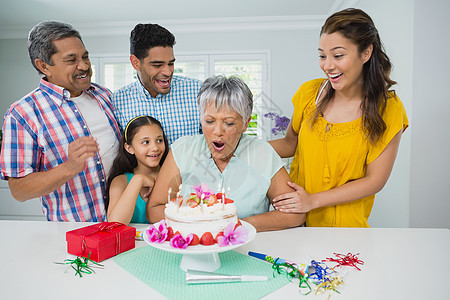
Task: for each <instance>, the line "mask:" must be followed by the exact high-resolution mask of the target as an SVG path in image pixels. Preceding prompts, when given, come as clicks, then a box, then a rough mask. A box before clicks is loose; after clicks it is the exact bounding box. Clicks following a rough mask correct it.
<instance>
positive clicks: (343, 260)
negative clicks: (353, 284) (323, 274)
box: [322, 253, 364, 271]
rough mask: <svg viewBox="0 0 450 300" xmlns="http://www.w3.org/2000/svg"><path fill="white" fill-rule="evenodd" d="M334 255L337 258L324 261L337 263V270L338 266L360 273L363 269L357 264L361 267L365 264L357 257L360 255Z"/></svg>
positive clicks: (328, 258)
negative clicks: (347, 267) (353, 269)
mask: <svg viewBox="0 0 450 300" xmlns="http://www.w3.org/2000/svg"><path fill="white" fill-rule="evenodd" d="M334 255H335V256H336V257H337V258H330V257H327V258H326V259H324V260H322V261H323V262H325V261H330V262H335V263H337V265H336V266H335V268H336V267H337V266H349V267H353V268H355V269H356V270H358V271H361V269H360V268H359V267H358V266H357V264H359V265H363V264H364V262H363V261H362V260H360V259H358V257H357V256H356V255H359V253H357V254H351V253H347V255H344V254H338V253H334Z"/></svg>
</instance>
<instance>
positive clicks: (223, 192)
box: [222, 188, 225, 209]
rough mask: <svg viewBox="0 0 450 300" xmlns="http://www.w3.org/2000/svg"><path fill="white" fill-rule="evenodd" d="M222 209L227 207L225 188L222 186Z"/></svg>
mask: <svg viewBox="0 0 450 300" xmlns="http://www.w3.org/2000/svg"><path fill="white" fill-rule="evenodd" d="M222 209H225V188H222Z"/></svg>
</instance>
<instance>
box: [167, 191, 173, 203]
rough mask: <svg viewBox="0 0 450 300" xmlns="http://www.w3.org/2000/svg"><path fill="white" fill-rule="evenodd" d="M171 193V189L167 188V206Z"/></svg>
mask: <svg viewBox="0 0 450 300" xmlns="http://www.w3.org/2000/svg"><path fill="white" fill-rule="evenodd" d="M171 193H172V188H169V193H168V194H167V204H169V203H170V194H171Z"/></svg>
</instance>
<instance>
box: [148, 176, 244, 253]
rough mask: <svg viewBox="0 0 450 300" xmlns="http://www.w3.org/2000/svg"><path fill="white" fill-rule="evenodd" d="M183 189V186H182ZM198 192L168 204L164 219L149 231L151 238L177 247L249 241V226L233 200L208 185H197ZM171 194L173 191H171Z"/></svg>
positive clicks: (179, 196)
mask: <svg viewBox="0 0 450 300" xmlns="http://www.w3.org/2000/svg"><path fill="white" fill-rule="evenodd" d="M180 190H181V188H180ZM194 190H195V193H191V194H190V195H189V196H187V197H183V196H181V195H180V192H178V194H177V197H175V198H173V199H171V200H169V201H168V203H167V204H166V208H165V210H164V213H165V219H163V220H162V221H160V222H159V223H157V224H154V225H151V227H150V229H149V230H148V231H147V235H148V240H149V241H150V242H158V243H161V242H164V241H170V245H171V246H172V247H175V248H181V249H184V248H186V247H187V246H196V245H199V244H201V245H204V246H210V245H214V244H216V243H217V244H218V245H219V246H220V247H223V246H228V245H230V244H233V245H236V244H241V243H244V242H246V241H247V238H248V233H247V229H245V227H244V226H242V224H241V222H240V221H239V219H238V217H237V210H236V206H235V204H234V201H233V200H231V199H228V198H226V196H225V193H224V192H222V193H214V191H212V190H209V188H208V187H207V186H206V185H203V184H202V185H199V186H195V187H194ZM169 194H170V192H169Z"/></svg>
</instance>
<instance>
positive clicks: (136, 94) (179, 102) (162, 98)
mask: <svg viewBox="0 0 450 300" xmlns="http://www.w3.org/2000/svg"><path fill="white" fill-rule="evenodd" d="M201 84H202V83H201V81H199V80H196V79H191V78H187V77H181V76H176V75H174V76H173V77H172V81H171V83H170V92H169V93H168V94H158V95H157V96H156V98H153V97H152V96H151V95H150V93H149V92H148V91H147V90H146V89H145V88H144V86H143V85H142V84H141V82H140V81H139V80H137V81H135V82H133V83H131V84H129V85H126V86H124V87H123V88H121V89H119V90H117V91H116V92H115V93H114V95H113V103H114V109H115V111H114V113H115V115H116V117H117V119H118V121H119V124H120V126H121V127H122V130H124V129H125V127H126V126H127V124H128V122H129V121H130V120H131V119H133V118H134V117H136V116H140V115H149V116H152V117H154V118H155V119H157V120H158V121H160V122H161V124H162V126H163V129H164V133H165V134H166V136H167V139H168V140H169V144H172V143H173V142H174V141H175V140H176V139H178V138H179V137H182V136H185V135H195V134H198V133H200V132H201V131H200V111H199V109H198V106H197V94H198V91H199V90H200V86H201Z"/></svg>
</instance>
